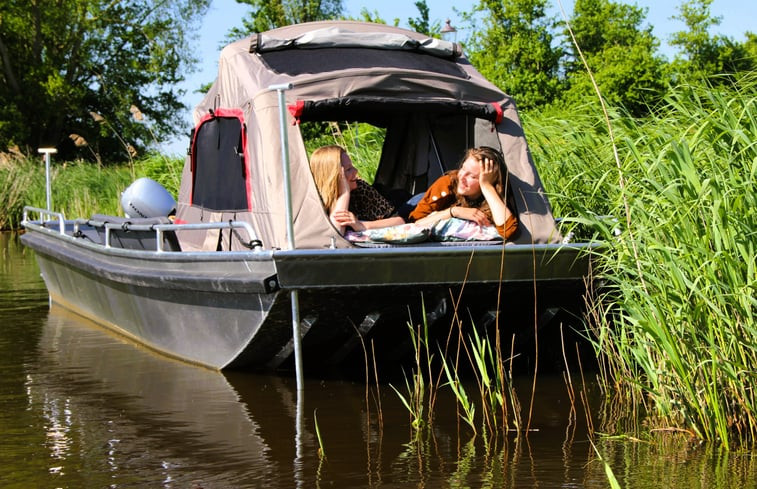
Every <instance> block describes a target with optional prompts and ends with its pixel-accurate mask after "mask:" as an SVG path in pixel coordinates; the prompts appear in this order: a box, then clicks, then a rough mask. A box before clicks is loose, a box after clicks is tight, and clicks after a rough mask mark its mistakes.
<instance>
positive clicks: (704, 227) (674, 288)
mask: <svg viewBox="0 0 757 489" xmlns="http://www.w3.org/2000/svg"><path fill="white" fill-rule="evenodd" d="M755 109H757V78H756V77H755V76H754V75H752V76H751V77H749V76H746V77H744V78H743V79H742V80H741V83H740V84H739V85H738V87H737V88H728V87H726V86H720V87H718V86H712V85H704V84H700V85H682V86H677V87H675V88H674V89H672V90H671V91H670V95H669V96H668V97H667V98H666V100H665V103H664V104H663V105H661V106H660V107H659V108H658V110H657V111H656V112H655V114H653V115H652V116H650V117H648V118H646V119H644V120H640V119H635V118H632V117H628V116H627V115H624V114H612V115H611V118H612V124H613V128H614V133H615V137H616V141H618V156H619V161H620V164H621V168H620V171H621V174H619V173H618V169H617V168H616V164H615V161H614V157H613V151H612V148H611V147H609V146H610V145H609V139H608V137H607V135H606V129H603V128H602V125H601V124H600V123H598V122H597V121H596V120H597V119H599V117H596V114H598V113H599V112H598V111H597V110H596V108H594V107H593V106H592V104H586V105H584V106H582V107H581V109H578V108H573V109H571V112H570V113H563V114H558V113H556V112H552V113H549V114H547V116H546V117H540V116H537V115H535V114H530V116H529V117H528V118H527V119H526V120H525V125H526V130H527V132H528V133H529V134H530V135H531V137H530V141H531V148H532V151H533V154H534V158H535V160H536V161H537V164H539V167H540V169H541V170H542V171H541V172H540V175H541V177H542V179H543V180H544V182H545V186H546V188H548V189H559V191H558V192H557V193H556V194H555V195H553V196H552V197H551V201H552V202H553V204H554V205H555V207H556V208H559V211H558V213H559V214H561V215H566V216H568V217H569V218H575V219H576V220H582V219H583V220H587V221H588V220H591V219H592V215H593V214H594V213H595V212H599V213H608V214H611V215H613V216H615V217H617V218H618V220H619V222H618V226H619V227H620V229H621V230H622V232H621V234H620V236H618V237H613V236H612V235H611V234H610V233H609V232H608V233H607V234H606V239H607V240H608V242H609V243H610V244H611V245H612V246H611V249H610V250H609V251H608V252H607V253H605V254H604V256H603V260H604V265H605V266H604V267H603V269H602V270H601V271H600V274H601V275H602V277H603V280H604V281H605V284H606V285H607V289H606V290H607V291H608V294H609V299H608V301H607V303H602V302H598V303H597V309H595V310H594V311H593V312H594V314H596V317H597V318H598V319H597V324H598V326H597V328H596V330H595V331H594V333H595V341H596V351H597V353H598V354H600V355H601V356H602V358H603V362H602V363H603V365H606V366H607V368H606V370H603V372H605V374H604V381H605V383H606V389H607V390H608V391H616V390H618V389H619V388H620V389H621V390H626V391H630V392H632V393H634V395H633V396H630V397H633V398H635V399H645V400H646V402H647V403H648V406H647V408H648V410H649V411H650V412H652V413H653V414H654V416H653V420H652V421H651V425H652V426H654V424H655V422H656V424H659V425H662V426H668V427H670V426H673V427H678V428H680V429H683V430H687V431H689V432H691V433H692V434H693V435H694V436H696V437H697V438H700V439H704V440H708V441H712V442H715V443H719V444H721V445H723V446H726V447H728V446H729V445H730V444H731V443H735V442H746V443H753V442H755V441H757V438H756V435H757V417H756V416H755V414H756V411H755V409H757V397H756V396H755V392H754V390H753V386H754V385H755V384H757V374H755V370H754V367H753V366H754V365H755V363H757V327H755V324H757V323H756V322H755V319H756V318H755V311H757V299H755V297H757V291H756V290H755V289H756V288H757V258H756V257H757V231H755V230H757V194H755V192H754V181H755V176H757V166H756V164H757V163H756V162H757V145H755V144H754V141H756V140H757V118H755V116H754V114H755V113H757V111H756V110H755ZM579 110H580V112H579ZM592 113H594V114H595V116H594V117H593V118H592V116H591V114H592ZM565 121H571V122H572V123H573V125H572V126H571V127H570V130H567V126H566V125H565ZM620 176H622V177H623V181H624V182H625V184H624V185H621V184H620ZM580 192H584V193H583V194H581V193H580ZM626 205H627V207H626ZM608 231H609V230H608ZM633 407H638V406H629V409H630V408H633Z"/></svg>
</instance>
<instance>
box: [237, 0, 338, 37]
mask: <svg viewBox="0 0 757 489" xmlns="http://www.w3.org/2000/svg"><path fill="white" fill-rule="evenodd" d="M237 3H242V4H245V5H249V6H251V7H252V11H251V12H250V14H249V15H247V16H246V17H245V18H244V19H242V24H243V26H244V27H243V29H242V30H241V31H238V30H237V31H233V32H234V33H235V35H237V36H240V37H241V36H245V35H249V34H250V33H252V32H265V31H268V30H271V29H275V28H277V27H283V26H285V25H291V24H301V23H303V22H313V21H316V20H327V19H336V18H338V17H339V16H340V15H341V14H342V10H343V7H342V0H305V1H294V0H237Z"/></svg>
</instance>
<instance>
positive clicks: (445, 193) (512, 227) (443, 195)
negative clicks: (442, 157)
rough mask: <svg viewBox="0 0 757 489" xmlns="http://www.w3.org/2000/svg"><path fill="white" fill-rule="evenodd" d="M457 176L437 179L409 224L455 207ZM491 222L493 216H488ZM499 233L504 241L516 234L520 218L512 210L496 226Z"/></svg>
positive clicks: (450, 173)
mask: <svg viewBox="0 0 757 489" xmlns="http://www.w3.org/2000/svg"><path fill="white" fill-rule="evenodd" d="M456 174H457V170H455V171H451V172H449V173H445V174H444V175H442V176H441V177H439V178H437V179H436V181H435V182H434V183H432V184H431V186H430V187H429V188H428V190H426V193H425V194H424V195H423V199H421V201H420V202H418V205H417V206H415V209H413V211H412V212H411V213H410V216H408V221H409V222H415V221H417V220H418V219H421V218H424V217H426V216H427V215H429V214H431V213H432V212H435V211H442V210H444V209H448V208H450V207H452V206H453V205H455V202H456V201H457V197H456V196H455V186H454V183H453V176H454V175H456ZM488 217H489V220H491V219H492V216H491V215H490V216H488ZM496 227H497V232H499V234H500V236H502V237H503V238H504V239H508V238H510V237H511V236H513V235H514V234H515V232H516V231H517V230H518V218H517V217H515V214H514V213H513V212H512V209H511V210H510V217H508V218H507V221H505V223H504V224H503V225H500V226H496Z"/></svg>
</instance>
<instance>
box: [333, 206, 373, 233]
mask: <svg viewBox="0 0 757 489" xmlns="http://www.w3.org/2000/svg"><path fill="white" fill-rule="evenodd" d="M331 217H332V218H333V220H334V221H335V222H336V223H337V224H338V225H339V226H340V227H350V228H352V229H353V230H354V231H365V229H366V227H365V224H363V221H360V220H359V219H358V218H357V217H356V216H355V214H353V213H352V212H350V211H335V212H334V213H333V214H332V215H331Z"/></svg>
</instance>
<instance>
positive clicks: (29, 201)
mask: <svg viewBox="0 0 757 489" xmlns="http://www.w3.org/2000/svg"><path fill="white" fill-rule="evenodd" d="M0 156H4V155H0ZM183 164H184V161H183V159H181V158H175V157H174V158H169V157H165V156H161V155H157V154H153V155H150V156H148V157H146V158H143V159H140V160H138V161H136V162H135V164H134V166H132V165H126V164H121V165H111V166H108V167H105V168H99V167H94V166H92V165H91V164H89V163H88V162H86V161H83V160H75V161H71V162H64V163H57V160H53V161H52V164H51V165H50V181H51V185H50V186H51V190H52V192H51V194H52V198H51V201H52V210H53V211H56V212H62V213H63V214H64V215H65V216H66V217H67V218H69V219H73V218H77V217H86V216H91V215H92V214H95V213H101V214H111V215H119V214H120V213H121V209H120V202H119V200H120V197H121V192H123V191H124V190H125V189H126V187H128V186H129V185H130V184H131V182H133V181H134V179H135V178H139V177H150V178H152V179H154V180H156V181H158V182H160V183H161V184H162V185H163V186H164V187H166V189H167V190H168V191H169V192H171V194H173V195H174V196H176V195H177V194H178V189H179V180H180V177H181V171H182V165H183ZM46 200H47V199H46V196H45V165H44V163H42V162H41V161H40V160H39V159H38V158H24V157H15V158H9V159H7V161H6V160H5V159H4V160H0V208H2V209H3V212H1V213H0V229H3V230H5V229H19V228H20V224H21V218H22V215H23V208H24V206H25V205H30V206H33V207H40V208H43V209H44V208H45V207H46V205H47V202H46Z"/></svg>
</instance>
